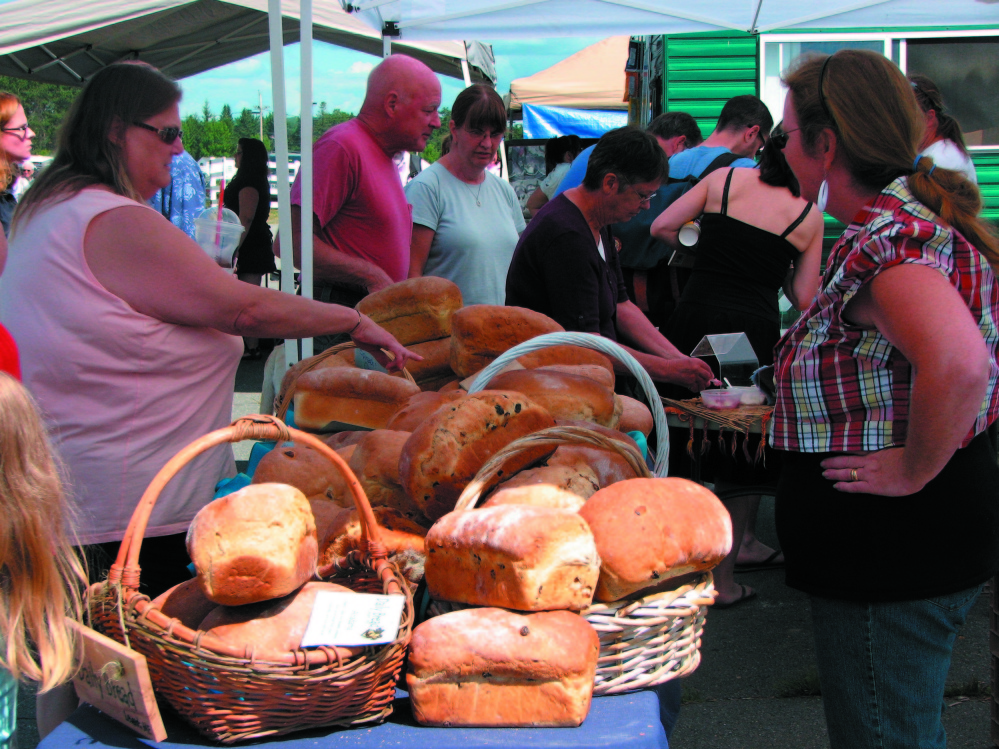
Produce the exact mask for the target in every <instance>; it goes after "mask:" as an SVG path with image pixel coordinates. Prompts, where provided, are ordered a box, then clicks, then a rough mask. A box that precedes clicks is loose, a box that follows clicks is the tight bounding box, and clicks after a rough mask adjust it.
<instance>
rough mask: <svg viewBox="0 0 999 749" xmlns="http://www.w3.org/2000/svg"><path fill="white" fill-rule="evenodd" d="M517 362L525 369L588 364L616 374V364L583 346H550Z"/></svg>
mask: <svg viewBox="0 0 999 749" xmlns="http://www.w3.org/2000/svg"><path fill="white" fill-rule="evenodd" d="M517 361H518V362H520V365H521V366H522V367H524V368H525V369H538V368H539V367H547V366H550V365H552V364H588V365H592V366H596V367H603V368H604V369H606V370H607V371H608V372H609V373H610V374H611V375H613V374H614V364H613V363H612V362H611V360H610V359H608V358H607V357H606V356H604V355H603V354H601V353H600V352H599V351H594V350H593V349H591V348H584V347H583V346H548V347H547V348H543V349H539V350H537V351H532V352H531V353H529V354H521V355H520V356H518V357H517Z"/></svg>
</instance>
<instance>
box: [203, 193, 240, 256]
mask: <svg viewBox="0 0 999 749" xmlns="http://www.w3.org/2000/svg"><path fill="white" fill-rule="evenodd" d="M194 231H195V236H196V238H197V240H198V244H199V245H201V249H203V250H204V251H205V252H207V253H208V257H210V258H211V259H212V260H214V261H215V262H216V263H218V265H219V266H221V267H223V268H231V267H233V264H234V262H235V258H236V248H237V247H239V240H240V238H241V237H242V236H243V225H242V224H241V223H239V216H237V215H236V214H235V213H233V212H232V211H230V210H229V209H228V208H223V209H222V220H221V221H220V220H219V209H218V208H206V209H205V210H203V211H202V212H201V215H200V216H198V217H197V218H196V219H194Z"/></svg>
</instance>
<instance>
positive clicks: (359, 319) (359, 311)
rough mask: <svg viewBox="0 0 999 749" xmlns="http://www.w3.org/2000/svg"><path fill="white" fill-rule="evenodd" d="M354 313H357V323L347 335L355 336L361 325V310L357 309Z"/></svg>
mask: <svg viewBox="0 0 999 749" xmlns="http://www.w3.org/2000/svg"><path fill="white" fill-rule="evenodd" d="M354 312H356V313H357V322H356V323H355V324H354V327H353V328H351V329H350V330H349V331H347V335H354V331H355V330H357V329H358V328H359V327H360V325H361V310H359V309H355V310H354Z"/></svg>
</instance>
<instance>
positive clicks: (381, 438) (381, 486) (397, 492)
mask: <svg viewBox="0 0 999 749" xmlns="http://www.w3.org/2000/svg"><path fill="white" fill-rule="evenodd" d="M409 434H410V433H409V432H401V431H393V430H390V429H376V430H374V431H373V432H368V433H367V434H365V436H364V437H363V439H361V441H360V442H358V443H357V447H356V448H355V449H354V454H353V455H352V456H351V458H350V463H349V465H350V469H351V470H352V471H353V472H354V475H355V476H357V480H358V481H360V482H361V488H362V489H364V494H365V496H366V497H367V498H368V503H369V504H370V505H371V506H372V507H392V508H394V509H396V510H398V511H399V512H401V513H402V514H403V515H405V516H406V517H408V518H409V519H410V520H413V521H414V522H416V523H422V524H425V525H426V526H427V527H430V522H429V521H428V520H427V519H426V518H425V517H424V516H423V511H422V510H421V509H420V508H419V507H418V506H417V505H416V504H415V503H414V502H413V500H411V499H410V498H409V495H408V494H406V491H405V490H404V489H403V488H402V484H401V483H400V481H399V456H400V455H401V454H402V446H403V445H404V444H406V440H408V439H409Z"/></svg>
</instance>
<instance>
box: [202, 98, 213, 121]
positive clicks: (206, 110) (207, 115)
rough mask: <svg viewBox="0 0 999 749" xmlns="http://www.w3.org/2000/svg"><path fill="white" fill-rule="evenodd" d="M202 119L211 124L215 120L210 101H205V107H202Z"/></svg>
mask: <svg viewBox="0 0 999 749" xmlns="http://www.w3.org/2000/svg"><path fill="white" fill-rule="evenodd" d="M201 119H202V121H204V122H210V121H211V120H212V119H214V116H213V115H212V108H211V105H209V103H208V99H205V105H204V106H203V107H201Z"/></svg>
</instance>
